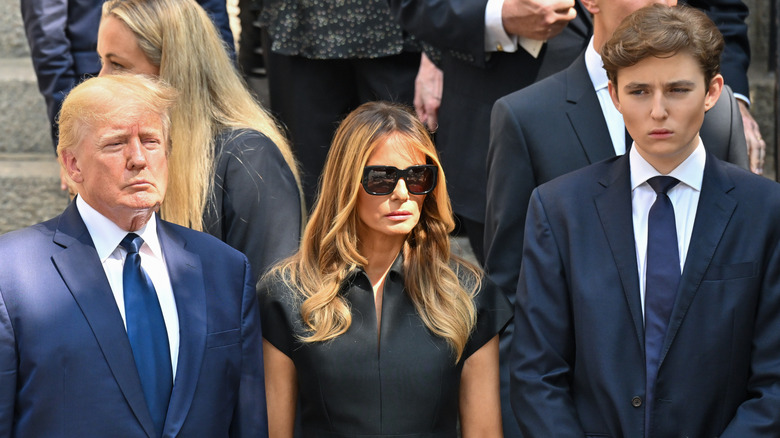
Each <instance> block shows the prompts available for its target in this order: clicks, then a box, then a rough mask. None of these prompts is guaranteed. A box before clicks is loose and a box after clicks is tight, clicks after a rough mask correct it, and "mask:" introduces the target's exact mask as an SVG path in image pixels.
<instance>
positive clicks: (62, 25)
mask: <svg viewBox="0 0 780 438" xmlns="http://www.w3.org/2000/svg"><path fill="white" fill-rule="evenodd" d="M103 1H104V0H23V1H22V2H21V8H22V19H23V20H24V30H25V33H26V34H27V43H28V44H29V45H30V54H31V55H32V61H33V67H34V68H35V75H36V76H37V78H38V89H39V90H40V91H41V94H43V97H44V99H45V100H46V113H47V115H48V116H49V122H50V123H51V130H52V139H54V143H55V144H54V146H55V147H56V146H57V144H56V138H57V124H56V122H55V121H56V119H57V114H58V113H59V111H60V107H62V101H63V100H65V95H66V94H67V93H68V91H70V90H71V88H73V87H75V86H76V84H78V83H79V82H81V80H83V79H84V78H85V77H86V76H92V75H97V74H98V72H100V58H99V57H98V55H97V33H98V27H99V26H100V15H101V12H102V7H103ZM198 3H199V4H200V5H201V6H202V7H203V9H205V10H206V12H208V14H209V16H210V17H211V19H212V20H213V21H214V24H215V25H216V26H217V29H218V30H219V32H220V35H221V36H222V39H223V40H224V41H225V43H226V44H227V45H228V47H230V52H231V53H232V52H233V47H234V44H233V33H232V32H231V31H230V23H229V19H228V14H227V6H226V5H225V1H224V0H198Z"/></svg>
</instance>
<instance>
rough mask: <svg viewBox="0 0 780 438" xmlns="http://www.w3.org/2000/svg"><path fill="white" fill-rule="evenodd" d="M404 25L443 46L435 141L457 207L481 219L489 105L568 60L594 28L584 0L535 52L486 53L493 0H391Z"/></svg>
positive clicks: (429, 40) (439, 46)
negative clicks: (573, 15) (489, 5)
mask: <svg viewBox="0 0 780 438" xmlns="http://www.w3.org/2000/svg"><path fill="white" fill-rule="evenodd" d="M389 3H390V8H391V10H392V12H393V13H394V15H395V16H396V18H397V19H398V20H399V22H400V23H401V27H403V28H404V30H406V31H408V32H410V33H411V34H413V35H415V36H416V37H417V38H419V39H421V40H423V41H425V42H427V43H430V44H432V45H434V46H436V47H438V48H441V49H445V50H443V55H442V60H441V69H442V70H443V72H444V90H443V93H442V101H441V108H440V109H439V130H438V132H437V134H436V145H437V147H438V148H439V150H440V152H441V159H442V165H443V167H444V170H445V172H446V173H447V175H449V178H448V179H447V187H448V189H449V193H450V197H451V198H452V204H453V208H454V210H455V212H456V213H457V214H459V215H462V216H465V217H467V218H469V219H471V220H473V221H475V222H479V223H482V222H484V220H485V219H484V218H485V184H486V181H485V167H486V161H485V160H486V156H487V148H488V141H489V138H490V130H489V129H490V111H491V109H492V108H493V104H494V103H495V101H496V100H497V99H498V98H500V97H502V96H504V95H506V94H509V93H511V92H513V91H516V90H519V89H521V88H523V87H526V86H528V85H530V84H532V83H534V82H536V81H538V80H539V79H541V78H544V77H547V76H549V75H551V74H553V73H556V72H558V71H560V70H563V69H564V68H566V67H567V66H568V65H569V64H571V62H572V61H573V60H574V59H575V58H576V57H577V55H578V54H579V53H580V52H582V50H583V49H584V48H585V46H586V45H587V42H588V38H589V36H590V34H591V31H592V24H591V21H590V14H588V12H587V11H586V10H585V8H583V7H582V6H581V5H580V3H579V2H577V3H576V5H577V18H576V19H574V20H573V21H571V22H570V23H569V24H568V26H566V28H565V29H564V30H563V32H561V34H560V35H558V36H556V37H555V38H552V39H551V40H550V41H548V42H547V43H546V44H545V45H544V48H543V49H542V51H541V52H540V53H539V56H538V57H537V58H534V57H533V56H531V55H530V54H528V52H526V51H525V50H524V49H522V48H520V49H519V50H518V51H517V52H514V53H506V52H491V53H486V52H485V48H484V40H485V6H486V4H487V0H476V1H474V0H449V1H440V0H389Z"/></svg>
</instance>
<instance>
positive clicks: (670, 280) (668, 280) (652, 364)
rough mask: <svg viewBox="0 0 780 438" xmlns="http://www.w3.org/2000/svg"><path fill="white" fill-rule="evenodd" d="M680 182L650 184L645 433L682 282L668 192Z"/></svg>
mask: <svg viewBox="0 0 780 438" xmlns="http://www.w3.org/2000/svg"><path fill="white" fill-rule="evenodd" d="M678 182H679V181H678V180H677V179H676V178H673V177H671V176H656V177H653V178H650V179H649V180H648V181H647V183H648V184H650V187H652V188H653V190H655V193H656V198H655V202H654V203H653V206H652V207H650V215H649V216H648V222H647V278H646V281H645V365H646V370H647V397H646V406H645V436H646V437H647V436H648V433H649V429H650V414H651V411H652V409H653V406H654V405H655V403H654V397H655V381H656V377H657V375H658V365H659V362H660V360H661V348H662V347H663V343H664V337H665V336H666V327H667V326H668V325H669V317H670V316H671V314H672V307H674V299H675V297H676V296H677V286H678V285H679V284H680V254H679V252H678V248H677V227H676V225H675V221H674V207H673V206H672V201H671V200H670V199H669V196H667V195H666V193H667V192H668V191H669V190H671V188H672V187H674V186H675V185H677V183H678Z"/></svg>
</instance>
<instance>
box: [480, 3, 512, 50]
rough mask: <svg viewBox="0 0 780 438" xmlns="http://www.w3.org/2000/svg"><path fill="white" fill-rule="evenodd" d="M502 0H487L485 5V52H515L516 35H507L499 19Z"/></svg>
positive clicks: (502, 4)
mask: <svg viewBox="0 0 780 438" xmlns="http://www.w3.org/2000/svg"><path fill="white" fill-rule="evenodd" d="M503 6H504V0H488V2H487V6H485V51H486V52H516V51H517V36H515V35H509V34H507V33H506V31H505V30H504V23H503V21H502V20H501V9H502V7H503Z"/></svg>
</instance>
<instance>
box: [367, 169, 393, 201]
mask: <svg viewBox="0 0 780 438" xmlns="http://www.w3.org/2000/svg"><path fill="white" fill-rule="evenodd" d="M397 182H398V169H396V168H395V167H374V168H372V169H371V170H369V171H368V172H367V174H366V177H365V183H364V185H365V187H366V190H368V191H369V192H370V193H374V194H377V195H387V194H389V193H392V192H393V189H395V184H396V183H397Z"/></svg>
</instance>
